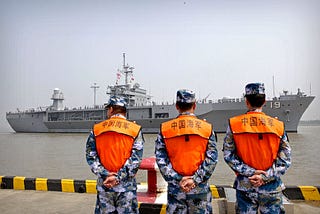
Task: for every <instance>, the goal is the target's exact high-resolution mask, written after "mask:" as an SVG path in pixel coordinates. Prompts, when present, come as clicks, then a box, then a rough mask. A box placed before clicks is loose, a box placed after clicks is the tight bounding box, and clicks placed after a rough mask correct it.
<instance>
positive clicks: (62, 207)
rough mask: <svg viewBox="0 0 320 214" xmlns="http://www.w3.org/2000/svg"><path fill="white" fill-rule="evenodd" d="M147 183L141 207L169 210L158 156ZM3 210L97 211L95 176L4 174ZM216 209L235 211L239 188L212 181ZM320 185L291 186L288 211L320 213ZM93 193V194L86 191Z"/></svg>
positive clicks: (149, 162)
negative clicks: (57, 177) (55, 176)
mask: <svg viewBox="0 0 320 214" xmlns="http://www.w3.org/2000/svg"><path fill="white" fill-rule="evenodd" d="M140 170H147V171H148V172H147V183H143V184H139V185H138V191H137V196H138V202H139V211H140V213H141V214H144V213H147V214H149V213H151V214H153V213H155V214H157V213H165V209H166V204H167V197H166V196H167V193H166V182H165V181H164V180H163V178H162V176H161V175H160V172H159V169H158V168H157V165H156V164H155V159H154V157H150V158H146V159H144V160H143V161H142V163H141V166H140ZM0 187H1V188H0V213H1V214H5V213H8V214H11V213H26V214H28V213H93V212H94V207H95V201H96V181H95V180H73V179H48V178H26V177H21V176H0ZM210 188H211V192H212V196H213V202H212V205H213V209H214V213H219V214H232V213H235V200H236V199H235V190H234V189H233V188H232V187H231V186H215V185H211V186H210ZM319 190H320V187H319V186H288V187H287V189H285V190H284V191H283V194H284V196H285V201H284V205H285V208H286V213H288V214H292V213H298V214H299V213H311V214H312V213H317V214H318V213H320V194H319V192H320V191H319ZM82 193H89V194H82Z"/></svg>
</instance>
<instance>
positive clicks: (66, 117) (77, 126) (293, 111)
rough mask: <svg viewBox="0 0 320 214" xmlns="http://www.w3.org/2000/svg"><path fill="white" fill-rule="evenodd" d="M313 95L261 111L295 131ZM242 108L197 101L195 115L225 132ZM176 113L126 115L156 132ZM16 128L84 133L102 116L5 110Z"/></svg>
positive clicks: (152, 110) (164, 108)
mask: <svg viewBox="0 0 320 214" xmlns="http://www.w3.org/2000/svg"><path fill="white" fill-rule="evenodd" d="M313 99H314V96H300V95H283V96H280V97H278V98H274V99H273V100H269V101H267V102H266V104H265V106H264V108H263V111H264V112H265V113H266V114H268V115H270V116H273V117H277V118H278V119H279V120H281V121H283V122H284V123H285V129H286V131H287V132H297V129H298V124H299V121H300V119H301V117H302V115H303V113H304V112H305V110H306V109H307V108H308V106H309V105H310V103H311V102H312V100H313ZM245 112H246V105H245V102H244V101H243V99H225V100H220V101H219V102H215V103H197V109H196V115H197V116H198V117H199V118H202V119H206V120H207V121H208V122H210V123H212V124H213V126H214V130H215V131H216V132H225V131H226V129H227V126H228V119H229V118H230V117H232V116H235V115H239V114H243V113H245ZM176 116H177V110H176V108H175V105H174V104H171V105H151V106H142V107H141V106H140V107H129V108H128V115H127V117H128V119H129V120H132V121H136V123H138V124H140V125H141V126H142V128H143V129H142V130H143V132H144V133H156V132H158V131H159V127H160V124H161V123H162V122H164V121H167V120H169V119H172V118H174V117H176ZM6 117H7V120H8V122H9V124H10V126H11V127H12V128H13V129H14V130H15V131H16V132H57V133H88V132H90V130H91V129H92V127H93V125H94V124H95V123H99V122H101V121H102V120H104V119H106V114H105V110H104V109H103V107H101V108H94V109H74V110H59V111H58V110H56V111H50V110H47V111H39V112H20V113H19V112H18V113H7V115H6Z"/></svg>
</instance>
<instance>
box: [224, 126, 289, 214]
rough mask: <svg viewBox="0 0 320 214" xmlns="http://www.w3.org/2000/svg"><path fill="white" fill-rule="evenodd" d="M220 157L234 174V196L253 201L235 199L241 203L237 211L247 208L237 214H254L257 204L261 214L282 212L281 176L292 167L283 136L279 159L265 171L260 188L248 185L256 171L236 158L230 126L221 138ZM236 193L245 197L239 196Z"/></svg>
mask: <svg viewBox="0 0 320 214" xmlns="http://www.w3.org/2000/svg"><path fill="white" fill-rule="evenodd" d="M223 154H224V160H225V162H226V163H227V164H228V165H229V167H230V168H231V169H232V170H233V171H234V172H235V173H237V174H238V175H237V176H236V178H235V182H234V185H233V187H234V188H235V189H236V191H237V196H239V197H240V196H241V195H242V196H243V195H244V194H247V195H250V196H253V198H250V197H247V201H245V200H244V199H245V198H246V197H242V198H238V197H237V203H240V202H242V203H244V204H242V203H241V204H242V205H239V204H238V205H237V206H238V208H237V209H240V208H241V207H243V206H244V207H246V208H245V209H244V210H247V211H243V209H242V212H240V213H256V212H251V210H255V209H256V206H257V204H258V203H260V204H259V209H260V212H264V211H263V210H265V212H264V213H279V212H280V211H281V210H282V209H283V206H282V199H281V200H280V199H279V197H280V198H281V197H282V190H283V189H284V188H285V186H284V184H283V182H282V180H281V178H280V176H281V175H283V174H284V173H285V172H286V170H287V169H288V168H289V167H290V165H291V147H290V145H289V139H288V136H287V134H286V132H285V133H284V135H283V136H282V137H281V141H280V146H279V151H278V156H277V158H276V160H275V161H274V162H273V165H272V166H271V167H270V168H269V169H267V170H266V171H265V172H266V175H265V176H263V180H264V182H265V184H264V185H262V186H260V187H254V186H252V185H251V183H250V181H249V177H250V176H253V175H254V173H255V171H256V169H254V168H252V167H250V166H248V165H247V164H245V163H244V162H243V161H242V160H241V159H240V158H239V157H238V156H237V154H236V145H235V142H234V138H233V134H232V132H231V129H230V126H228V128H227V131H226V136H225V138H224V143H223ZM239 192H244V193H243V194H240V193H239ZM273 194H274V195H273ZM264 201H266V202H264ZM267 201H269V202H270V201H273V202H272V203H273V204H272V203H271V204H270V203H269V204H268V203H267ZM263 204H267V205H265V207H264V206H263ZM260 205H261V207H260ZM239 207H240V208H239ZM275 208H279V209H278V211H277V212H273V211H272V209H275ZM261 209H263V210H261ZM280 213H281V212H280Z"/></svg>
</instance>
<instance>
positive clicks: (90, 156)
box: [86, 131, 144, 213]
mask: <svg viewBox="0 0 320 214" xmlns="http://www.w3.org/2000/svg"><path fill="white" fill-rule="evenodd" d="M143 144H144V139H143V136H142V133H141V131H140V132H139V134H138V136H137V138H136V139H135V141H134V143H133V147H132V153H131V156H130V157H129V158H128V160H127V161H126V162H125V164H124V165H123V166H122V168H121V169H120V170H119V171H118V172H117V174H116V177H117V180H118V181H119V184H118V185H116V186H114V187H112V188H106V187H105V186H104V185H103V181H104V180H105V179H106V178H107V176H108V175H109V171H108V170H107V169H106V168H104V166H103V165H102V163H101V162H100V159H99V155H98V153H97V149H96V141H95V136H94V133H93V132H92V131H91V133H90V134H89V137H88V139H87V143H86V160H87V163H88V165H89V166H90V169H91V171H92V172H93V173H94V174H95V175H96V176H97V187H96V188H97V205H96V213H106V211H108V212H109V211H111V210H112V207H116V209H117V210H118V211H121V212H119V213H138V209H137V207H138V202H137V197H136V196H137V193H136V191H137V183H136V179H135V175H136V173H137V171H138V169H139V166H140V163H141V161H142V156H143ZM113 198H122V199H121V200H120V199H118V201H117V206H115V205H114V202H115V200H113ZM128 201H130V203H129V202H128ZM123 210H125V211H123ZM122 211H123V212H122ZM127 211H128V212H127Z"/></svg>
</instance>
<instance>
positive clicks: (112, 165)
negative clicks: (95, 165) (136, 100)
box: [93, 117, 141, 172]
mask: <svg viewBox="0 0 320 214" xmlns="http://www.w3.org/2000/svg"><path fill="white" fill-rule="evenodd" d="M140 128H141V127H140V126H139V125H137V124H135V123H133V122H130V121H127V120H126V119H123V118H117V117H114V118H111V119H108V120H106V121H103V122H101V123H98V124H96V125H95V126H94V128H93V130H94V135H95V138H96V147H97V152H98V155H99V158H100V161H101V163H102V165H103V166H104V167H105V168H106V169H107V170H108V171H110V172H117V171H119V169H120V168H121V167H122V166H123V165H124V164H125V162H126V161H127V159H128V158H129V157H130V156H131V150H132V146H133V142H134V140H135V138H136V137H137V136H138V134H139V131H140Z"/></svg>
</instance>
